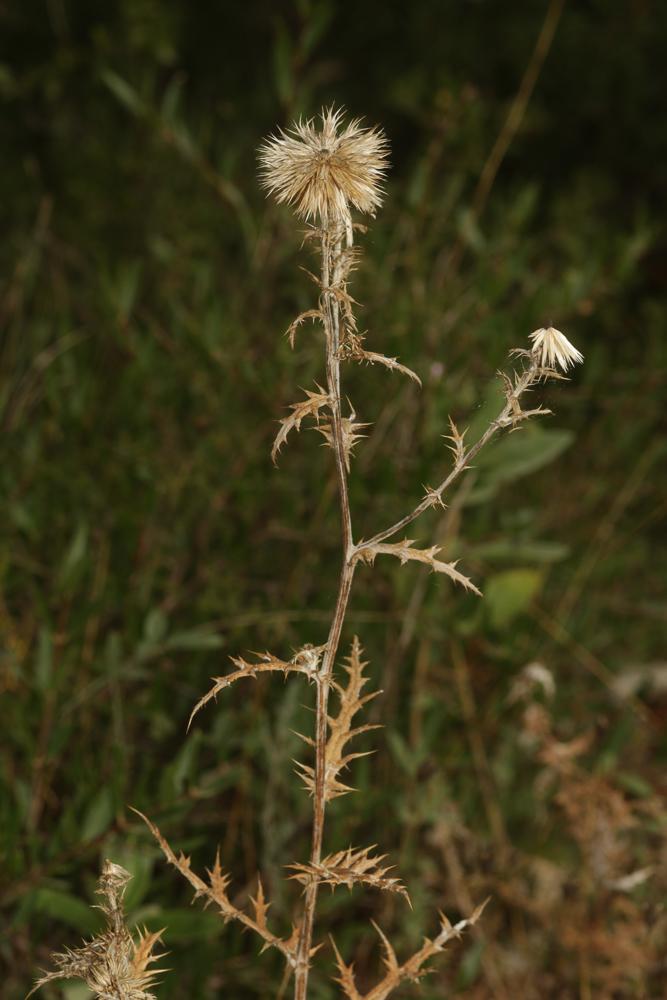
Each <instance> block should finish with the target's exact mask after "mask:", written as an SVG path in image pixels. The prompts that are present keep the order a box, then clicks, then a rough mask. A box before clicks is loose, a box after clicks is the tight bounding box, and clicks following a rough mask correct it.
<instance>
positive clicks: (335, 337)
mask: <svg viewBox="0 0 667 1000" xmlns="http://www.w3.org/2000/svg"><path fill="white" fill-rule="evenodd" d="M348 232H349V230H348ZM348 240H349V237H348ZM321 252H322V266H321V283H322V301H321V307H322V315H323V317H324V332H325V341H326V355H327V357H326V369H327V391H328V394H329V400H330V404H329V405H330V410H331V437H332V445H333V450H334V460H335V464H336V477H337V480H338V496H339V501H340V516H341V530H342V542H343V561H342V566H341V571H340V579H339V584H338V596H337V598H336V606H335V609H334V613H333V618H332V621H331V627H330V629H329V636H328V638H327V645H326V650H325V652H324V656H323V658H322V664H321V667H320V670H319V674H318V679H317V716H316V722H315V790H314V794H313V828H312V839H311V849H310V863H311V864H314V865H316V864H318V863H319V861H320V859H321V856H322V839H323V836H324V819H325V813H326V748H327V735H328V732H327V707H328V703H329V691H330V689H331V675H332V673H333V666H334V662H335V659H336V653H337V652H338V646H339V643H340V636H341V632H342V630H343V622H344V621H345V613H346V611H347V604H348V600H349V597H350V590H351V588H352V579H353V577H354V566H355V560H354V559H353V558H352V552H353V542H352V520H351V516H350V501H349V495H348V485H347V468H346V458H345V443H344V439H343V423H342V420H343V418H342V413H341V398H340V354H339V347H340V305H339V302H338V300H337V298H336V295H335V293H334V291H333V289H334V288H335V287H336V285H337V282H338V280H339V277H340V256H341V237H340V231H335V230H333V227H332V226H331V224H325V223H323V227H322V242H321ZM317 895H318V882H317V880H313V882H311V883H310V884H309V885H308V887H307V889H306V894H305V900H304V910H303V917H302V920H301V929H300V935H299V949H298V955H297V964H296V970H295V978H294V1000H306V997H307V993H308V977H309V973H310V952H311V948H312V941H313V924H314V920H315V909H316V906H317Z"/></svg>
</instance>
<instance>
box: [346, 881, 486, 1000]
mask: <svg viewBox="0 0 667 1000" xmlns="http://www.w3.org/2000/svg"><path fill="white" fill-rule="evenodd" d="M487 902H488V900H487ZM485 906H486V902H484V903H482V905H481V906H478V907H477V909H476V910H475V911H474V913H473V914H472V916H470V917H468V918H467V919H465V920H459V922H458V923H457V924H453V925H452V924H451V923H450V922H449V920H447V918H446V917H445V916H444V915H443V914H442V913H441V914H440V932H439V934H438V935H437V937H435V938H432V939H431V938H425V939H424V943H423V944H422V946H421V948H420V949H419V950H418V951H416V952H414V953H413V954H412V955H411V956H410V958H408V959H407V960H406V961H405V962H403V963H402V964H399V962H398V959H397V958H396V953H395V952H394V949H393V947H392V945H391V943H390V942H389V939H388V938H387V936H386V935H385V934H384V933H383V931H381V930H380V928H379V927H378V926H377V924H375V923H374V922H373V926H374V927H375V929H376V931H377V932H378V934H379V936H380V940H381V942H382V948H383V951H384V955H383V962H384V966H385V969H386V970H387V971H386V973H385V975H384V976H383V978H382V979H381V980H380V982H379V983H377V985H376V986H374V987H373V989H371V990H369V992H368V993H364V994H363V996H358V994H357V996H356V997H355V1000H386V997H388V996H390V995H391V994H392V993H393V992H394V990H396V989H397V988H398V987H399V986H400V985H401V983H403V982H406V981H407V982H417V981H418V980H419V979H421V978H422V977H423V976H425V975H427V974H428V972H429V971H430V970H429V969H428V967H427V965H426V963H427V962H428V961H429V959H431V958H433V957H434V956H435V955H437V954H439V953H440V952H441V951H444V949H445V947H446V945H447V944H448V943H449V942H450V941H451V940H452V939H455V938H459V937H461V935H462V933H463V931H464V930H466V929H467V928H468V927H471V926H472V925H473V924H475V923H476V922H477V921H478V920H479V918H480V916H481V914H482V911H483V910H484V907H485ZM341 964H342V959H340V960H339V969H340V968H341ZM338 981H339V982H340V980H338Z"/></svg>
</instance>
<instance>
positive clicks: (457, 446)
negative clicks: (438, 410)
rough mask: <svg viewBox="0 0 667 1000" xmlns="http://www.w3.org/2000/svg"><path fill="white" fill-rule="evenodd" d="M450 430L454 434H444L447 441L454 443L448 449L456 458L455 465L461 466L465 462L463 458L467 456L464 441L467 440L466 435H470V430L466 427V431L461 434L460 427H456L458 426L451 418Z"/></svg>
mask: <svg viewBox="0 0 667 1000" xmlns="http://www.w3.org/2000/svg"><path fill="white" fill-rule="evenodd" d="M449 429H450V431H451V432H452V433H451V434H443V437H444V438H445V440H446V441H451V442H452V443H451V444H448V445H447V447H448V448H449V450H450V451H451V452H452V454H453V456H454V462H455V464H456V465H460V464H461V463H462V462H463V456H464V455H465V444H464V440H463V439H464V438H465V436H466V434H467V433H468V428H467V427H466V429H465V430H464V431H463V432H462V433H459V429H458V427H457V426H456V424H455V423H454V421H453V420H452V418H451V417H450V418H449Z"/></svg>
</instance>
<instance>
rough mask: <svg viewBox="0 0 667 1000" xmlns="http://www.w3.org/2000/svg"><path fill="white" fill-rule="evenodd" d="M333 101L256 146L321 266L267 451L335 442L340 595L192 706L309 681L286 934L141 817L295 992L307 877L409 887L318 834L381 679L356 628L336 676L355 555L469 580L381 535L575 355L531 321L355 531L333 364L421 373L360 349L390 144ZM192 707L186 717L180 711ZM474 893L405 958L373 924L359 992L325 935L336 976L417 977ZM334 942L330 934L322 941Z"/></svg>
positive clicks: (352, 440)
mask: <svg viewBox="0 0 667 1000" xmlns="http://www.w3.org/2000/svg"><path fill="white" fill-rule="evenodd" d="M342 119H343V113H342V112H341V111H334V110H333V109H329V110H325V111H322V113H321V115H320V120H319V123H318V122H317V121H315V120H309V121H306V122H303V121H300V122H298V123H296V124H295V125H293V126H292V128H291V129H290V130H289V131H288V132H281V133H280V134H279V135H278V136H275V137H273V138H271V139H269V140H268V141H267V142H265V144H264V145H263V146H262V147H261V149H260V165H261V177H262V183H263V185H264V187H265V188H266V189H267V191H268V192H269V193H271V194H272V195H273V196H275V198H276V199H277V201H278V202H282V203H286V204H288V205H291V206H292V207H293V208H294V210H295V212H296V214H297V215H298V216H300V217H301V218H302V219H304V220H305V222H306V223H307V226H308V228H307V231H306V239H307V241H309V242H311V243H314V244H315V245H316V246H317V247H318V250H319V257H320V268H319V275H314V274H311V273H310V272H308V274H309V276H310V277H311V278H312V280H313V281H314V282H315V283H316V284H317V286H318V288H319V301H318V303H317V307H316V308H311V309H308V310H306V311H305V312H303V313H301V314H300V315H299V316H298V317H297V318H296V319H295V320H294V321H293V323H291V325H290V327H289V328H288V331H287V335H288V337H289V340H290V343H291V344H292V346H293V345H294V340H295V337H296V335H297V331H298V330H299V328H300V327H301V326H302V325H303V324H304V323H305V322H306V321H307V320H310V321H312V322H314V323H315V324H319V326H320V327H321V329H322V332H323V335H324V336H323V340H324V351H325V371H326V386H321V385H316V391H314V390H307V391H306V397H305V399H303V400H301V401H300V402H297V403H294V404H292V406H291V407H290V409H291V411H292V412H291V413H290V414H289V415H288V416H287V417H284V418H283V419H282V420H281V421H280V429H279V431H278V434H277V436H276V439H275V442H274V445H273V449H272V458H273V460H274V462H275V461H276V459H277V457H278V454H279V452H280V449H281V447H282V446H283V445H284V444H285V442H286V440H287V438H288V435H289V432H290V431H291V430H296V431H298V430H299V429H300V428H301V424H302V422H303V421H305V420H308V419H309V418H312V420H313V421H314V423H315V429H316V430H319V431H320V433H321V434H322V435H323V437H324V439H325V444H326V445H328V446H329V447H330V448H331V450H332V451H333V459H334V465H335V469H336V478H337V483H338V497H339V503H340V525H341V541H342V552H341V566H340V578H339V584H338V596H337V599H336V604H335V608H334V610H333V614H332V619H331V625H330V628H329V633H328V636H327V638H326V641H325V642H324V643H323V644H322V645H321V646H319V647H309V646H305V647H303V648H302V649H300V650H299V651H298V652H297V653H296V654H295V655H294V656H292V657H291V658H290V659H288V660H285V659H281V658H279V657H276V656H274V655H273V654H271V653H263V654H260V655H259V656H256V658H255V660H254V662H249V661H247V660H244V659H242V658H233V660H232V662H233V664H234V667H235V669H234V670H233V671H231V672H230V673H228V674H226V675H224V676H222V677H218V678H215V682H214V685H213V687H212V688H211V690H210V691H209V692H208V693H207V694H206V695H205V696H204V697H203V698H202V699H201V700H200V701H199V703H198V704H197V706H196V707H195V709H194V711H193V713H192V714H193V716H194V715H195V713H196V712H198V711H199V709H201V708H202V707H203V706H204V705H205V704H207V703H208V702H209V701H210V700H211V699H213V698H215V697H216V696H217V694H218V693H219V692H220V691H222V690H223V689H224V688H226V687H227V686H229V685H230V684H231V683H233V682H234V681H237V680H239V679H241V678H244V677H256V676H257V675H258V674H259V673H262V672H272V671H273V672H275V671H278V672H282V673H283V674H285V675H286V674H288V673H301V674H305V675H306V677H307V679H308V680H309V682H311V683H313V684H314V685H315V688H316V721H315V731H314V734H313V735H312V736H304V737H303V739H304V740H305V741H306V743H307V744H308V745H309V746H310V747H311V748H312V749H313V750H314V753H315V761H314V767H313V766H311V765H310V764H305V763H299V764H298V768H299V773H300V776H301V778H302V780H303V781H304V783H305V785H306V788H307V790H308V792H309V793H310V796H311V799H312V808H313V815H312V833H311V846H310V855H309V858H308V860H307V861H305V862H297V863H293V864H292V865H290V866H289V867H290V868H291V870H292V872H293V874H292V875H291V876H289V877H290V878H292V879H296V880H297V881H299V882H300V883H301V884H302V885H303V902H302V908H301V911H300V914H299V915H298V917H297V919H295V921H294V923H293V926H292V931H291V933H290V935H289V936H288V937H280V936H279V935H276V934H274V933H273V931H271V930H270V929H269V926H268V923H267V915H266V914H267V910H268V905H269V904H268V903H267V901H266V899H265V897H264V892H263V889H262V886H261V882H259V881H258V890H257V895H256V898H255V899H252V900H251V907H250V910H248V911H246V910H241V909H238V908H237V907H236V906H234V905H233V904H232V902H231V901H230V899H229V896H228V893H227V887H228V884H229V878H228V876H227V875H225V874H224V873H223V872H222V869H221V868H220V863H219V861H218V859H217V858H216V861H215V864H214V866H213V868H212V869H211V870H210V871H209V872H208V882H207V881H205V880H204V879H202V878H200V877H199V876H198V875H196V874H195V873H194V872H193V871H192V869H191V866H190V861H189V859H188V858H186V857H184V856H183V855H182V854H181V855H178V856H177V855H176V854H175V853H174V852H173V851H172V849H171V847H170V846H169V844H168V843H167V842H166V840H165V839H164V837H163V836H162V835H161V834H160V832H159V830H158V829H157V827H155V826H154V825H153V824H152V823H151V822H150V821H149V820H146V822H147V823H148V825H149V827H150V829H151V831H152V833H153V834H154V836H155V837H156V839H157V841H158V843H159V845H160V847H161V848H162V851H163V852H164V854H165V856H166V858H167V860H168V861H169V863H170V864H172V865H174V866H175V867H176V868H177V869H178V870H179V871H180V872H181V874H182V875H183V876H184V877H185V878H186V879H187V880H188V882H189V883H190V884H191V886H192V887H193V889H194V890H195V896H201V897H203V898H205V899H206V900H207V901H208V902H211V903H214V904H215V905H216V906H217V907H218V908H219V910H220V912H221V915H222V916H223V918H224V919H225V920H237V921H239V922H240V923H241V924H242V925H243V926H244V927H246V928H248V929H250V930H253V931H254V932H255V933H256V934H257V935H258V936H259V937H260V939H261V940H262V941H263V947H264V948H266V947H274V948H276V949H278V950H279V951H280V952H281V953H282V954H283V956H284V958H285V961H286V963H287V966H288V971H289V973H290V974H293V977H294V998H295V1000H306V997H307V995H308V983H309V975H310V969H311V959H312V957H313V955H314V954H315V952H316V951H317V950H318V949H319V948H320V947H321V944H314V941H313V931H314V921H315V914H316V908H317V900H318V893H319V888H320V886H321V885H329V886H330V887H331V888H332V889H335V887H336V886H339V885H342V886H347V887H352V886H353V885H355V884H363V885H366V886H371V887H373V888H376V889H379V890H381V891H389V892H393V893H398V894H400V895H402V896H405V897H406V899H407V898H408V897H407V891H406V889H405V888H404V886H403V884H402V882H401V881H400V880H399V879H398V878H397V877H394V876H390V875H388V872H389V871H390V867H389V866H388V865H384V864H383V861H384V857H385V856H384V855H381V856H374V855H373V854H372V851H373V850H374V847H373V848H371V847H363V848H357V849H355V848H351V847H349V848H342V849H341V847H340V846H339V847H338V849H337V850H335V851H333V852H331V853H328V854H326V855H324V853H323V839H324V827H325V816H326V806H327V803H328V802H329V801H330V800H331V799H333V798H336V797H337V796H340V795H344V794H346V793H347V792H350V791H352V789H351V787H350V786H349V785H347V784H345V783H344V782H343V781H342V780H341V772H342V771H343V770H344V769H345V768H346V767H347V766H348V765H349V764H350V763H351V762H352V761H353V760H354V759H355V758H357V757H360V756H364V755H365V753H366V752H367V751H356V752H349V751H348V743H349V741H350V740H352V739H353V738H355V737H357V736H361V735H363V734H365V733H367V732H368V731H369V730H371V729H373V728H376V727H374V726H369V725H364V724H361V725H358V724H355V725H353V721H354V722H355V723H356V719H355V716H357V714H358V713H359V712H360V711H361V710H362V709H363V708H364V706H365V705H366V704H367V703H368V702H369V701H370V700H371V699H372V698H374V697H375V696H376V694H377V693H379V692H371V693H366V694H364V693H363V689H364V686H365V684H366V682H367V678H366V677H365V676H364V668H365V666H366V664H365V663H364V662H363V661H362V658H361V653H362V650H361V646H360V644H359V641H358V640H357V639H356V638H355V640H354V642H353V644H352V649H351V653H350V656H349V658H348V659H347V661H346V664H345V665H344V670H345V673H346V675H347V677H346V679H344V681H343V682H341V681H339V680H337V679H336V678H335V676H334V664H335V661H336V657H337V654H338V649H339V645H340V640H341V633H342V630H343V624H344V621H345V614H346V611H347V607H348V602H349V599H350V592H351V589H352V583H353V579H354V576H355V572H356V569H357V566H358V565H359V564H360V563H368V564H373V563H374V561H375V558H376V557H377V556H378V555H392V556H394V557H396V558H398V559H399V560H400V562H401V563H406V562H420V563H424V564H426V565H427V566H428V567H430V569H431V571H433V572H437V573H442V574H444V575H446V576H448V577H449V578H450V579H451V580H452V581H454V582H455V583H457V584H460V585H461V586H463V587H464V588H466V589H467V590H469V591H472V592H474V593H476V594H480V591H479V590H478V588H477V587H476V586H475V584H474V583H473V582H472V581H471V580H470V579H468V577H466V576H465V575H464V574H463V573H462V572H460V570H458V569H457V568H456V564H455V563H453V562H446V561H444V560H441V559H439V558H437V557H438V555H439V554H440V549H439V547H438V546H430V547H426V548H418V547H415V544H414V542H413V541H412V540H411V539H409V538H404V540H403V541H394V542H390V541H388V540H389V539H391V538H392V537H394V536H396V535H398V534H399V532H403V531H404V529H406V528H407V527H408V525H410V524H412V522H413V521H415V520H416V519H417V518H418V517H419V516H420V515H421V514H422V513H424V512H425V511H427V510H429V509H430V508H432V507H434V506H437V505H443V502H444V501H443V497H444V495H445V494H446V493H447V491H448V490H449V488H450V487H451V486H452V484H453V483H454V482H455V481H456V480H457V479H459V477H461V476H462V475H463V473H464V472H465V470H466V469H468V468H469V466H470V464H471V462H472V461H473V460H474V458H475V456H476V455H477V454H478V452H479V451H481V449H482V448H483V447H484V446H485V445H486V444H487V442H488V441H490V440H491V438H492V437H493V436H494V435H496V434H497V433H498V432H500V431H502V430H505V429H507V430H510V431H512V430H515V429H517V428H518V427H519V426H521V424H522V423H523V422H524V421H525V420H527V419H529V418H531V417H533V416H538V415H542V414H544V413H548V412H549V411H547V410H545V409H543V408H542V407H541V406H538V407H536V408H535V409H527V410H524V409H523V408H522V402H523V398H524V396H525V394H526V393H527V392H528V391H529V390H530V389H532V388H533V387H534V386H536V385H537V383H539V382H540V381H541V380H545V379H548V378H562V377H563V376H562V375H561V374H560V373H559V372H558V370H557V366H559V367H560V368H562V369H563V370H567V369H568V367H569V366H570V365H572V364H574V363H575V362H578V361H581V360H582V357H581V355H580V354H579V352H578V351H577V350H576V348H574V347H573V346H572V344H570V342H569V341H568V340H567V339H566V338H565V337H564V336H563V334H562V333H560V332H559V331H558V330H554V329H553V328H551V327H550V328H549V329H541V330H537V331H535V333H533V334H532V340H533V345H532V349H531V350H525V349H517V350H515V351H514V352H513V357H514V358H515V359H516V367H517V370H516V371H513V372H512V373H511V374H509V375H508V374H506V373H500V375H501V378H502V381H503V387H504V392H505V404H504V406H503V407H502V408H501V410H500V412H499V413H498V415H497V416H496V418H495V419H494V420H493V421H492V422H491V423H490V424H489V426H488V427H487V429H486V431H485V432H484V433H483V434H482V436H481V437H480V438H479V440H477V441H475V442H474V443H472V444H471V445H466V443H465V441H464V434H461V433H459V430H458V429H457V427H456V425H455V424H454V422H453V421H451V420H450V428H449V430H450V432H451V433H450V434H449V435H448V440H449V441H450V442H451V445H450V448H451V451H452V453H453V456H454V463H453V466H452V467H451V468H450V469H449V471H448V472H447V473H446V474H445V475H444V476H443V477H442V479H441V481H440V483H439V485H438V486H436V487H428V488H427V489H426V494H425V496H424V497H423V498H422V499H421V500H420V501H419V502H417V503H416V505H415V506H414V507H413V508H412V509H411V510H410V511H409V512H408V513H407V514H406V515H405V516H404V517H402V518H400V519H399V520H398V521H396V523H394V524H391V525H389V526H388V527H386V528H384V529H382V530H380V531H378V532H377V533H376V534H375V535H373V536H372V537H371V538H370V539H367V540H362V539H360V540H359V541H355V538H354V534H353V529H352V517H351V511H350V501H349V494H348V476H349V472H350V462H351V458H352V455H353V448H354V445H355V444H356V443H357V442H358V441H359V440H360V439H361V438H362V437H363V436H364V435H362V434H361V433H360V431H361V430H362V429H364V428H365V427H366V426H367V425H366V424H362V423H359V422H357V419H356V414H355V412H354V410H352V412H351V413H350V415H349V416H345V415H344V414H343V409H342V397H341V365H342V364H343V363H349V362H364V363H368V364H380V365H383V366H385V367H386V368H389V369H390V370H393V371H395V372H397V373H399V374H404V375H407V376H408V377H409V378H411V379H413V380H414V381H415V382H417V383H419V378H418V376H417V375H415V373H414V372H412V371H411V370H410V369H409V368H407V367H406V366H405V365H403V364H401V363H400V362H399V361H398V360H397V359H396V358H388V357H385V356H384V355H382V354H379V353H377V352H375V351H367V350H366V349H365V347H364V346H363V345H364V337H363V336H362V334H360V333H359V331H358V328H357V323H356V319H355V315H354V306H355V302H354V299H353V298H352V296H351V295H350V293H349V289H348V283H349V278H350V274H351V272H352V271H353V270H354V268H355V267H356V265H357V263H358V261H359V250H358V249H357V247H355V245H354V233H355V229H358V230H362V231H365V230H364V227H363V226H360V225H358V224H356V225H355V224H354V223H353V221H352V209H353V208H354V209H357V210H358V211H360V212H362V213H364V214H366V215H371V216H373V215H374V214H375V212H376V210H377V208H378V207H379V205H380V203H381V200H382V187H381V184H382V180H383V177H384V173H385V171H386V169H387V157H388V144H387V140H386V138H385V136H384V134H383V133H382V132H381V131H380V130H379V129H367V128H363V127H362V126H361V123H360V122H359V121H358V120H357V121H353V122H351V123H349V124H348V125H346V126H343V124H342ZM332 690H333V691H334V692H335V693H336V695H337V697H338V711H337V713H335V714H330V710H329V698H330V694H331V692H332ZM190 721H192V718H191V720H190ZM480 913H481V907H478V909H477V910H476V911H475V912H474V913H472V914H471V915H470V916H469V917H468V918H467V919H465V920H462V921H460V922H459V923H458V924H456V925H455V926H452V925H451V924H450V923H449V921H448V920H447V919H446V918H445V917H443V916H442V915H441V924H440V930H439V932H438V934H437V935H436V936H435V937H434V938H432V939H431V938H426V939H425V941H424V943H423V945H422V947H421V948H420V949H419V950H417V951H416V952H414V954H413V955H412V956H410V957H409V958H408V959H407V960H406V961H404V962H403V963H400V962H399V961H398V959H397V957H396V955H395V953H394V950H393V948H392V946H391V944H390V943H389V941H388V939H387V938H386V937H385V935H384V934H383V932H382V931H380V930H379V928H378V933H379V934H380V937H381V941H382V947H383V950H384V966H385V973H384V976H383V977H382V979H381V980H380V981H379V982H378V983H377V984H376V986H375V987H374V988H372V989H371V990H370V991H369V992H366V993H365V994H362V993H360V992H359V990H358V987H357V985H356V981H355V977H354V973H353V968H352V966H351V965H346V964H345V962H344V961H343V959H342V957H341V956H340V954H339V953H338V951H337V949H336V952H335V953H336V958H337V964H338V978H337V980H336V981H337V982H338V984H339V985H340V987H341V990H342V992H343V994H344V995H345V996H347V997H348V998H350V1000H384V998H385V997H388V996H389V995H390V994H391V993H393V992H394V991H395V990H396V989H397V988H398V987H399V986H400V985H401V983H403V982H404V981H406V980H416V979H418V978H420V977H421V976H422V975H424V974H425V973H426V972H427V971H428V970H427V963H428V961H429V960H430V959H431V958H432V957H434V956H436V955H437V954H439V953H440V952H441V951H442V950H443V949H444V948H445V946H446V945H447V944H448V943H449V942H450V941H451V940H452V939H454V938H456V937H458V936H460V934H461V933H462V931H463V930H464V929H465V928H466V927H468V926H469V925H471V924H473V923H474V922H475V921H476V920H477V919H478V918H479V916H480ZM334 948H335V946H334Z"/></svg>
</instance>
